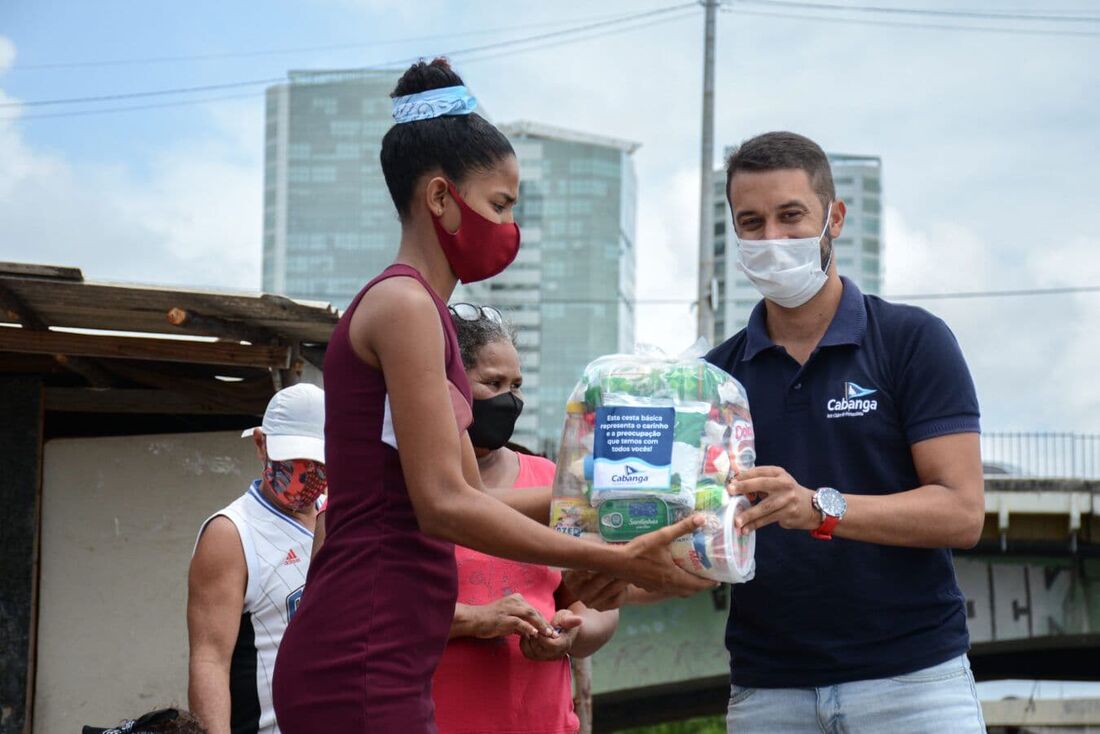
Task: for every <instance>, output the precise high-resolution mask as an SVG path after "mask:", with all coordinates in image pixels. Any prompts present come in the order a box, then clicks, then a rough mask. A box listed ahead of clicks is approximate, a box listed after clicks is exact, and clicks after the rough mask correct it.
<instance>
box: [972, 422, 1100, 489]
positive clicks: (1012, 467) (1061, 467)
mask: <svg viewBox="0 0 1100 734" xmlns="http://www.w3.org/2000/svg"><path fill="white" fill-rule="evenodd" d="M982 464H983V465H984V467H985V475H986V476H987V477H998V476H1000V477H1006V478H1007V477H1014V476H1019V477H1033V478H1043V479H1100V434H1095V433H983V434H982Z"/></svg>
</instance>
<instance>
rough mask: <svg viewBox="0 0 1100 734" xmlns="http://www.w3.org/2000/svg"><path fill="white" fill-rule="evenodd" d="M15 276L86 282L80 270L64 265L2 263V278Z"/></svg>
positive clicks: (0, 266)
mask: <svg viewBox="0 0 1100 734" xmlns="http://www.w3.org/2000/svg"><path fill="white" fill-rule="evenodd" d="M3 275H15V276H18V277H21V278H50V279H53V280H74V281H81V280H84V273H82V272H80V268H67V267H64V266H62V265H38V264H36V263H10V262H0V276H3Z"/></svg>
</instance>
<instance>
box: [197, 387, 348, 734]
mask: <svg viewBox="0 0 1100 734" xmlns="http://www.w3.org/2000/svg"><path fill="white" fill-rule="evenodd" d="M324 431H325V401H324V392H323V391H322V390H321V389H320V388H317V387H315V386H313V385H307V384H299V385H294V386H292V387H288V388H286V389H285V390H281V391H279V392H278V393H276V394H275V396H274V397H272V398H271V402H269V403H268V406H267V410H266V412H265V413H264V419H263V425H262V426H261V427H259V428H253V429H250V430H248V431H245V432H244V433H243V434H242V437H251V438H252V440H253V442H254V443H255V445H256V455H257V456H258V457H259V459H260V463H261V465H262V467H263V471H262V475H261V478H260V479H256V480H255V481H253V482H252V484H251V486H250V487H249V488H248V491H247V492H245V493H244V494H243V495H242V496H241V497H239V498H238V499H237V500H235V501H234V502H233V503H232V504H230V505H229V506H228V507H226V508H224V509H223V510H221V511H220V512H217V513H215V514H214V515H213V516H212V517H211V518H210V519H208V520H207V521H206V522H205V523H203V526H202V528H201V529H200V530H199V537H198V541H197V542H196V544H195V551H194V556H193V557H192V559H191V571H190V575H189V577H188V595H187V630H188V636H189V638H190V645H191V658H190V671H189V673H190V675H189V690H188V699H189V702H190V705H191V710H192V711H193V712H194V714H195V715H196V716H198V717H199V719H200V720H201V721H202V723H203V725H204V726H205V727H206V728H207V730H208V731H209V732H210V734H230V733H232V734H253V733H262V734H273V733H275V732H278V731H279V729H278V726H277V725H276V723H275V711H274V708H273V707H272V703H271V677H272V673H273V669H274V665H275V654H276V652H277V651H278V649H279V641H280V640H281V639H282V636H283V631H284V630H285V629H286V625H287V623H288V622H289V621H290V617H291V616H293V615H294V612H295V610H297V608H298V603H299V602H300V600H301V597H302V589H303V587H304V585H305V580H306V572H307V571H308V569H309V559H310V550H311V547H312V543H313V529H314V522H315V520H316V517H317V504H318V503H319V501H320V497H321V495H322V494H323V493H324V491H325V488H326V486H327V485H326V482H325V442H324Z"/></svg>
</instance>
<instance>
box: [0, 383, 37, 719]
mask: <svg viewBox="0 0 1100 734" xmlns="http://www.w3.org/2000/svg"><path fill="white" fill-rule="evenodd" d="M0 405H3V406H4V420H2V421H0V465H2V466H3V467H4V481H2V482H0V504H2V506H3V507H4V508H5V509H6V512H5V518H4V522H2V523H0V548H3V549H4V550H3V552H2V553H0V599H2V600H3V601H2V606H3V610H2V614H0V712H2V715H0V734H18V733H20V732H24V731H27V730H29V722H30V718H31V710H32V707H33V692H34V665H35V661H34V650H35V640H34V635H35V618H36V617H37V607H38V547H39V540H38V535H39V527H40V523H39V518H40V514H41V513H40V507H41V485H42V383H41V382H40V381H39V380H38V379H37V378H33V377H8V378H3V379H0Z"/></svg>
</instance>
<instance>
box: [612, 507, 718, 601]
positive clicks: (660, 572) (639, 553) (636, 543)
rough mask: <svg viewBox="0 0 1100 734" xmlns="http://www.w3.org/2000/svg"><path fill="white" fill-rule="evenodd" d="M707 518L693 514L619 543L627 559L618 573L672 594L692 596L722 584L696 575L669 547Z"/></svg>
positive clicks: (647, 588)
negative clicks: (678, 562)
mask: <svg viewBox="0 0 1100 734" xmlns="http://www.w3.org/2000/svg"><path fill="white" fill-rule="evenodd" d="M703 522H704V519H703V516H702V515H698V514H697V515H692V516H691V517H686V518H684V519H683V520H681V521H680V522H678V523H676V524H675V525H669V526H668V527H664V528H661V529H660V530H654V531H653V532H652V533H646V534H645V535H640V536H638V537H637V538H635V539H634V540H632V541H630V542H629V543H627V544H626V545H624V546H619V547H620V548H621V552H622V553H623V554H624V555H625V556H626V562H625V564H624V565H623V566H622V567H621V569H622V570H621V571H619V572H617V573H615V575H616V576H619V577H621V578H623V579H625V580H627V581H630V582H632V583H634V584H635V585H637V586H640V587H641V588H643V589H645V590H646V591H652V592H656V593H660V594H668V595H670V596H691V595H692V594H695V593H698V592H700V591H706V590H707V589H713V588H714V587H715V586H717V585H718V584H717V583H716V582H714V581H710V580H708V579H704V578H700V577H699V576H694V575H692V574H690V573H688V572H687V571H685V570H684V569H682V568H680V567H679V566H677V565H676V564H675V563H674V562H673V560H672V552H671V551H670V550H669V547H668V546H669V544H670V543H671V542H672V541H673V540H675V539H676V538H678V537H680V536H681V535H688V534H690V533H692V532H694V531H695V529H696V528H698V527H699V526H701V525H702V524H703Z"/></svg>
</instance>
